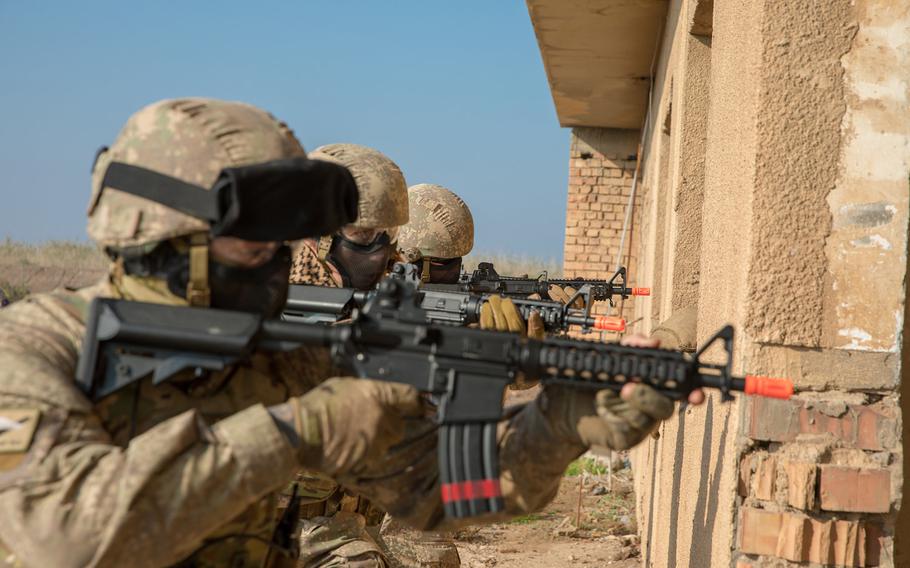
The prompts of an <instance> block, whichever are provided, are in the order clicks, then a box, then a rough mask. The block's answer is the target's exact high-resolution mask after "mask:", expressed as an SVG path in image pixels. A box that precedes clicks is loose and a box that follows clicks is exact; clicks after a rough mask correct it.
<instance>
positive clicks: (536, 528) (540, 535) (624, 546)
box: [456, 462, 641, 568]
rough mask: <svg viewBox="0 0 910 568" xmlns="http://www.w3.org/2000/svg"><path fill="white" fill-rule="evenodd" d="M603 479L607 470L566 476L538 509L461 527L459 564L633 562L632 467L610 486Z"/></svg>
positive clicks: (507, 566) (628, 565)
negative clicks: (545, 505)
mask: <svg viewBox="0 0 910 568" xmlns="http://www.w3.org/2000/svg"><path fill="white" fill-rule="evenodd" d="M588 463H591V462H588ZM572 469H573V468H570V471H571V470H572ZM582 482H583V483H584V486H583V488H582V490H581V509H580V512H581V514H580V519H579V521H580V522H578V523H576V515H577V514H578V512H579V509H578V502H579V485H580V484H581V483H582ZM606 485H607V477H606V475H597V474H591V473H588V472H581V473H580V474H579V475H573V476H571V477H566V478H565V479H564V480H563V483H562V485H561V487H560V489H559V495H558V496H557V497H556V499H555V501H554V502H553V503H551V504H550V506H549V507H548V508H546V509H545V510H543V511H541V512H540V513H538V514H535V515H528V516H526V517H521V518H518V519H515V520H513V521H511V522H509V523H502V524H497V525H489V526H485V527H482V528H473V529H470V530H465V531H462V532H460V533H459V534H458V536H457V538H456V545H457V546H458V551H459V554H460V556H461V561H462V566H464V567H466V568H489V567H496V568H519V567H521V568H525V567H540V568H557V567H558V568H563V567H565V566H592V567H593V566H614V567H617V568H637V567H638V566H639V565H640V562H641V560H640V558H639V548H638V537H637V536H636V534H635V533H636V529H635V503H634V497H633V493H632V480H631V471H630V470H629V469H623V470H621V471H619V472H616V473H615V474H614V477H613V491H612V492H608V491H606Z"/></svg>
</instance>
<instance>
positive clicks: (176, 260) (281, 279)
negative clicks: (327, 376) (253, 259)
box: [124, 243, 291, 317]
mask: <svg viewBox="0 0 910 568" xmlns="http://www.w3.org/2000/svg"><path fill="white" fill-rule="evenodd" d="M124 269H125V271H126V273H127V274H135V275H139V276H157V277H159V278H163V279H164V280H165V281H166V282H167V287H168V290H170V291H171V293H172V294H174V295H175V296H179V297H181V298H185V297H186V287H187V283H188V282H189V277H190V258H189V255H188V254H180V253H179V252H177V251H176V250H175V249H174V248H173V247H172V246H171V245H170V243H164V244H162V245H159V246H158V248H156V249H155V250H154V251H153V252H152V253H151V254H148V255H144V256H139V257H134V258H125V259H124ZM290 274H291V248H290V247H289V246H287V245H284V246H282V247H280V248H279V249H278V250H276V251H275V254H274V256H272V258H271V260H269V261H268V262H267V263H265V264H263V265H262V266H258V267H256V268H237V267H234V266H227V265H224V264H221V263H219V262H216V261H214V260H212V259H209V287H210V288H211V293H212V297H211V306H212V307H213V308H222V309H225V310H239V311H244V312H252V313H256V314H260V315H262V316H264V317H277V316H278V314H280V313H281V310H282V309H283V308H284V305H285V303H286V302H287V296H288V278H289V277H290Z"/></svg>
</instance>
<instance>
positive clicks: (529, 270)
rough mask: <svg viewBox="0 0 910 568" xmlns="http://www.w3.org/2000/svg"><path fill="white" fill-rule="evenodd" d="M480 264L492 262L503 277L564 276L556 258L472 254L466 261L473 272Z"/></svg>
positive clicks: (500, 253)
mask: <svg viewBox="0 0 910 568" xmlns="http://www.w3.org/2000/svg"><path fill="white" fill-rule="evenodd" d="M480 262H492V263H493V266H494V267H495V268H496V272H498V273H500V274H501V275H503V276H522V275H525V274H527V275H528V276H531V277H535V276H537V275H539V274H540V273H541V272H544V271H546V272H547V274H548V275H549V276H550V277H551V278H553V277H559V276H561V275H562V262H561V261H559V260H558V259H555V258H538V257H533V256H525V255H515V254H506V253H502V252H498V253H496V252H493V253H490V252H472V253H471V254H469V255H468V256H466V257H465V259H464V266H465V268H466V269H467V270H469V271H470V270H473V269H474V268H476V267H477V264H478V263H480Z"/></svg>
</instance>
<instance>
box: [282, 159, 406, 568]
mask: <svg viewBox="0 0 910 568" xmlns="http://www.w3.org/2000/svg"><path fill="white" fill-rule="evenodd" d="M309 157H310V158H311V159H318V160H327V161H332V162H336V163H340V164H342V165H344V166H345V167H347V168H348V169H349V170H350V171H351V173H352V174H353V175H354V179H355V181H356V182H357V188H358V190H359V191H360V201H359V203H358V217H357V221H356V222H354V223H353V224H352V226H353V227H356V228H368V229H378V228H389V229H393V228H397V227H398V225H401V224H403V223H405V222H407V220H408V208H407V189H406V187H407V186H406V184H405V181H404V176H403V175H402V174H401V170H400V169H399V168H398V166H397V165H395V163H394V162H392V161H391V160H390V159H389V158H387V157H386V156H385V155H383V154H381V153H380V152H377V151H376V150H373V149H371V148H366V147H364V146H358V145H356V144H329V145H326V146H321V147H320V148H317V149H316V150H314V151H312V152H310V153H309ZM328 238H329V237H325V238H324V239H322V240H321V242H322V245H323V247H320V242H319V241H315V242H314V241H312V240H308V241H305V242H304V243H303V244H302V245H301V246H300V247H299V249H298V250H297V252H296V254H295V256H294V263H293V266H292V267H291V277H290V281H291V283H292V284H309V285H314V286H331V287H338V286H341V280H340V276H339V274H338V272H337V271H336V270H334V269H333V267H332V266H331V265H330V264H329V263H328V261H327V260H325V256H324V252H325V248H324V246H325V244H327V240H328ZM320 248H322V252H323V254H322V255H320V251H319V249H320ZM293 490H294V489H293V488H292V491H293ZM296 491H297V493H298V495H300V498H301V519H302V530H301V533H300V548H301V551H302V554H301V558H300V562H299V564H298V566H300V567H301V568H302V567H307V568H310V567H328V566H332V567H335V566H339V567H341V566H345V567H348V566H349V567H356V568H361V567H363V568H366V567H377V568H380V567H383V566H387V565H388V564H387V562H388V559H387V558H386V557H385V556H384V555H383V554H382V552H381V550H380V547H379V546H378V544H377V543H376V541H375V540H374V539H373V538H372V537H371V536H370V534H369V533H368V532H367V531H368V530H369V531H371V532H373V533H374V534H375V533H376V532H377V531H378V528H379V523H380V522H381V521H382V517H383V515H384V513H383V512H382V511H381V510H380V509H378V508H376V507H375V506H374V505H372V504H371V503H370V502H369V501H367V500H366V499H363V498H361V497H357V496H356V495H354V494H352V493H350V492H348V491H345V490H344V489H343V488H341V487H340V486H339V485H338V484H337V483H335V482H334V481H332V480H331V479H329V478H328V477H326V476H322V475H319V474H316V473H313V472H301V473H300V474H298V478H297V481H296Z"/></svg>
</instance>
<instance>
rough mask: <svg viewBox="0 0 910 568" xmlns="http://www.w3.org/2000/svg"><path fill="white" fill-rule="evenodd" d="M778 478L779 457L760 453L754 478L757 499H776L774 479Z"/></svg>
mask: <svg viewBox="0 0 910 568" xmlns="http://www.w3.org/2000/svg"><path fill="white" fill-rule="evenodd" d="M776 478H777V459H776V458H775V457H774V456H768V455H759V458H758V464H757V465H756V467H755V476H754V478H753V486H754V490H753V492H754V495H755V497H756V498H757V499H762V500H764V501H770V500H772V499H774V480H775V479H776Z"/></svg>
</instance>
